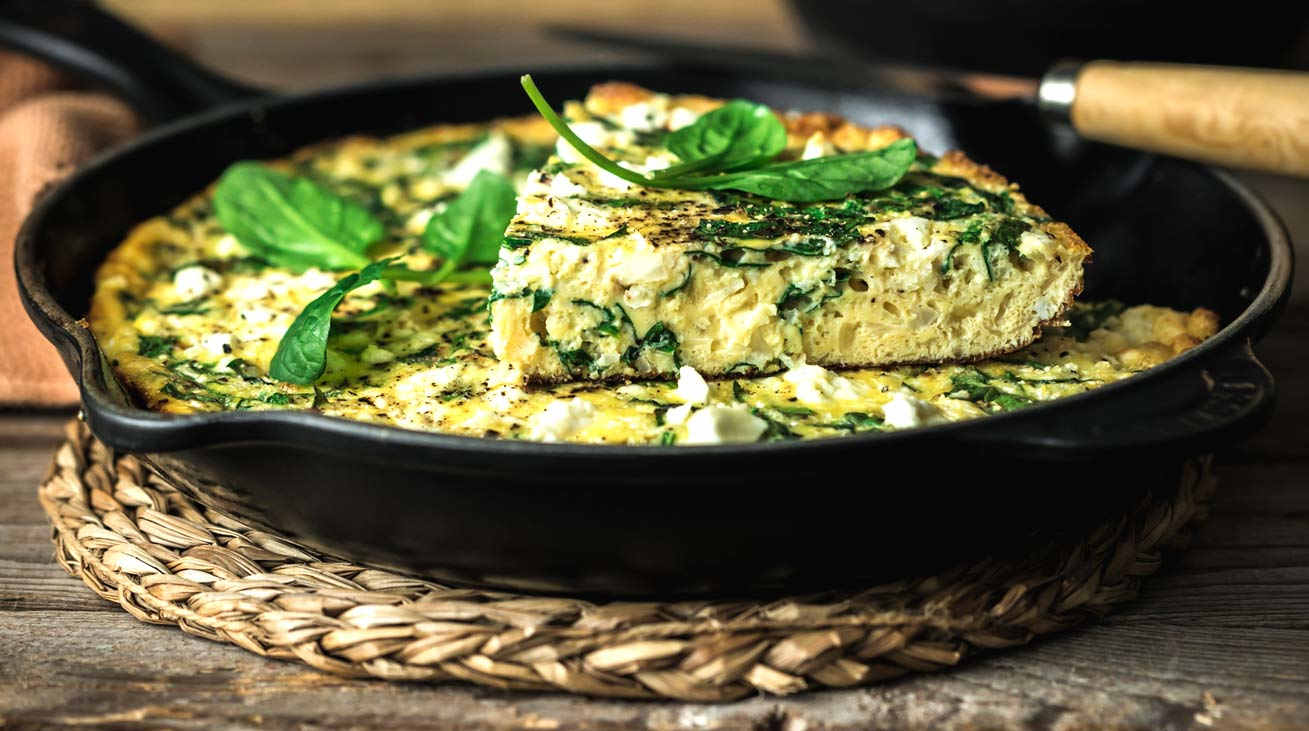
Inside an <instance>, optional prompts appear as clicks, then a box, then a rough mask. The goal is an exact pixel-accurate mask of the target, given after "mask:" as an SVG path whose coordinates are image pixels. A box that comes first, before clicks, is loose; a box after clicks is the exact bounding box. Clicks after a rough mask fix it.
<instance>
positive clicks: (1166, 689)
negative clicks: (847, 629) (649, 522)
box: [0, 176, 1309, 729]
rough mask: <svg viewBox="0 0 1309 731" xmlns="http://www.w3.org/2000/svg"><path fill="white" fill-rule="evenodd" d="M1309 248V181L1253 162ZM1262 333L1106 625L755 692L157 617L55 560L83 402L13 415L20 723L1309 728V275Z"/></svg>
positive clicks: (6, 649) (11, 703)
mask: <svg viewBox="0 0 1309 731" xmlns="http://www.w3.org/2000/svg"><path fill="white" fill-rule="evenodd" d="M1246 177H1247V180H1249V181H1250V182H1252V183H1253V184H1255V185H1256V187H1257V188H1258V189H1260V190H1261V191H1262V192H1264V194H1265V195H1267V196H1269V197H1270V199H1272V200H1273V201H1274V203H1275V204H1278V203H1280V205H1279V208H1280V209H1281V210H1282V212H1283V214H1284V215H1285V216H1286V217H1287V218H1288V221H1289V222H1290V224H1291V225H1292V227H1293V229H1294V230H1295V231H1296V232H1298V233H1299V234H1300V236H1299V238H1300V240H1301V242H1302V245H1301V247H1300V252H1301V255H1302V256H1303V255H1304V254H1305V253H1306V250H1307V249H1309V209H1306V207H1305V206H1304V201H1306V200H1309V183H1296V182H1291V181H1285V180H1278V179H1274V178H1268V177H1258V176H1246ZM1304 272H1305V270H1304V268H1301V274H1300V276H1299V277H1298V279H1299V282H1298V287H1297V289H1298V294H1297V295H1296V296H1295V298H1294V299H1293V301H1292V303H1291V306H1290V308H1289V309H1288V310H1287V312H1286V314H1285V315H1284V316H1283V318H1282V321H1281V324H1280V325H1279V326H1278V328H1277V329H1276V330H1275V331H1274V332H1273V333H1272V334H1270V335H1269V336H1268V338H1267V339H1266V340H1265V342H1264V343H1263V345H1262V346H1261V347H1260V348H1259V351H1260V354H1261V355H1262V356H1263V358H1264V359H1265V361H1266V362H1267V363H1268V365H1269V366H1270V367H1271V368H1272V370H1273V372H1274V375H1275V376H1276V377H1277V380H1278V383H1279V384H1280V386H1281V402H1280V406H1279V408H1278V410H1277V413H1276V415H1275V416H1274V418H1273V421H1272V423H1271V424H1269V426H1268V427H1267V428H1266V429H1264V431H1263V432H1262V433H1261V434H1259V435H1258V436H1256V437H1255V438H1254V439H1252V440H1250V441H1249V442H1248V443H1246V444H1245V445H1242V446H1239V447H1236V448H1233V449H1231V450H1229V451H1228V452H1226V453H1224V454H1223V455H1221V459H1220V468H1219V476H1220V478H1221V481H1222V482H1221V487H1220V489H1219V493H1218V497H1217V502H1216V504H1215V506H1214V510H1213V513H1212V517H1211V518H1210V520H1209V521H1208V522H1207V523H1206V524H1204V525H1203V526H1202V527H1201V528H1200V529H1199V531H1198V532H1197V534H1196V536H1195V540H1194V543H1193V546H1192V548H1191V549H1190V551H1189V552H1187V553H1186V554H1185V555H1184V556H1183V557H1182V558H1181V559H1180V561H1178V562H1177V563H1176V564H1174V565H1172V566H1170V567H1168V568H1167V569H1165V571H1164V572H1163V573H1162V574H1161V575H1159V576H1158V577H1156V578H1154V579H1153V580H1152V581H1148V582H1147V583H1146V586H1145V589H1144V591H1143V592H1142V595H1141V598H1140V599H1139V600H1137V601H1136V602H1134V603H1132V604H1130V605H1129V606H1127V607H1126V608H1125V609H1124V610H1123V611H1121V612H1119V613H1117V614H1114V615H1111V616H1110V617H1109V618H1107V619H1106V620H1105V621H1104V622H1102V623H1101V624H1099V625H1096V626H1093V627H1088V628H1086V629H1082V630H1078V631H1074V632H1070V633H1068V634H1066V635H1063V636H1058V637H1054V638H1052V639H1048V640H1045V641H1041V642H1039V643H1036V644H1034V645H1031V646H1029V647H1025V648H1020V649H1017V650H1013V651H1009V652H1004V653H999V654H996V655H993V656H990V657H985V658H981V659H978V660H976V661H974V662H971V663H969V664H967V665H966V666H965V667H963V668H960V669H958V670H955V671H951V672H946V673H941V674H937V675H930V676H919V677H913V678H909V679H906V680H902V681H898V682H895V683H891V684H887V685H882V686H879V687H875V688H870V689H864V690H850V691H828V692H820V693H813V694H809V695H802V696H799V697H793V698H781V699H779V698H767V697H759V698H754V699H750V700H746V701H742V702H739V703H735V704H729V705H719V706H706V705H694V704H684V703H654V702H617V701H592V700H584V699H580V698H575V697H570V696H564V695H551V694H520V693H507V692H499V691H493V690H487V689H482V688H473V687H467V686H457V685H455V686H444V687H427V686H419V685H398V684H386V683H382V682H371V681H349V680H342V679H339V678H335V677H332V676H329V675H324V674H321V673H318V672H315V671H311V670H307V669H305V668H303V667H301V666H298V665H291V664H285V663H280V662H276V661H270V660H264V659H261V658H259V657H256V656H254V655H251V654H248V653H246V652H244V651H242V650H239V649H236V648H234V647H230V646H226V645H219V644H214V643H210V642H207V641H205V640H202V639H198V638H195V637H191V636H188V635H184V634H182V633H181V632H180V631H178V630H177V629H175V628H171V627H156V626H148V625H144V624H141V623H140V622H137V621H136V620H135V619H133V618H132V617H130V616H129V615H127V614H126V613H124V612H123V611H122V610H121V609H120V608H118V607H117V606H116V605H113V604H110V603H107V602H105V601H103V600H101V599H99V598H98V597H96V596H95V595H94V594H92V593H91V591H90V590H88V589H86V588H85V587H84V586H82V584H81V583H80V582H79V581H77V580H75V579H72V578H70V577H68V576H67V575H66V574H65V573H64V572H63V570H62V569H60V568H59V567H58V566H57V565H56V564H55V563H54V561H53V560H52V558H51V557H52V550H51V544H50V541H49V532H50V530H49V526H48V524H47V522H46V519H45V516H44V515H43V514H42V512H41V509H40V508H39V507H38V505H37V503H36V498H35V487H36V484H37V481H38V480H39V479H40V477H41V475H42V473H43V472H44V470H45V469H46V465H47V464H48V462H49V459H50V456H51V452H52V450H53V449H54V447H55V445H56V444H57V443H58V441H59V439H60V427H61V425H62V424H63V422H64V421H65V420H66V419H67V418H68V417H69V414H66V413H56V414H51V413H46V414H33V413H14V412H10V413H2V414H0V726H5V725H6V723H8V724H13V725H16V726H23V725H28V724H32V725H38V724H39V725H77V726H87V725H110V724H122V725H126V726H137V725H142V724H145V725H150V726H164V727H178V728H214V727H246V726H260V727H266V728H291V727H300V726H304V725H309V726H320V725H321V726H331V727H337V726H349V727H363V728H390V727H396V726H404V727H433V728H445V727H449V726H453V725H460V726H463V727H472V728H483V727H489V728H502V727H514V726H517V727H526V728H557V727H572V728H602V727H614V728H628V727H633V726H637V727H651V728H675V727H681V726H689V727H694V728H737V727H758V728H766V729H803V728H814V727H825V728H826V727H834V728H850V729H856V728H868V727H870V726H878V727H882V726H893V727H905V728H957V727H975V726H985V727H991V726H1030V727H1040V728H1045V727H1085V726H1093V727H1095V726H1104V725H1128V726H1140V727H1151V728H1188V727H1207V726H1210V725H1213V726H1216V727H1241V728H1244V727H1247V726H1250V727H1261V728H1262V727H1288V726H1290V727H1294V726H1305V725H1309V489H1306V485H1309V444H1306V441H1305V439H1304V434H1305V427H1304V424H1305V423H1306V421H1309V377H1307V376H1306V375H1305V374H1304V372H1303V370H1302V366H1301V363H1302V362H1303V361H1304V360H1305V358H1306V357H1309V282H1306V279H1309V277H1307V276H1306V275H1305V273H1304Z"/></svg>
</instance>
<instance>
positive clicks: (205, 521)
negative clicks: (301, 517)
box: [40, 422, 1214, 701]
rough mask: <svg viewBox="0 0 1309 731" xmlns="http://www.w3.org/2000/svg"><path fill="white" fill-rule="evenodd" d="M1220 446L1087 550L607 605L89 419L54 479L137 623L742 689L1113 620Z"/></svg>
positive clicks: (395, 676)
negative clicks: (787, 590)
mask: <svg viewBox="0 0 1309 731" xmlns="http://www.w3.org/2000/svg"><path fill="white" fill-rule="evenodd" d="M1213 488H1214V481H1213V479H1212V477H1211V475H1210V472H1209V461H1208V459H1204V458H1202V459H1195V460H1192V461H1191V462H1189V463H1187V465H1186V466H1185V468H1184V469H1183V478H1182V481H1181V484H1180V486H1179V489H1177V490H1176V491H1174V490H1172V489H1171V486H1169V489H1167V490H1165V491H1164V492H1165V493H1166V495H1167V497H1162V498H1147V499H1144V500H1142V501H1141V502H1140V503H1139V504H1138V505H1137V507H1136V508H1135V509H1134V510H1133V511H1132V512H1131V513H1130V514H1128V515H1124V516H1123V517H1121V518H1120V519H1118V520H1115V521H1112V522H1109V523H1106V524H1105V525H1103V526H1101V527H1099V528H1098V529H1096V530H1095V531H1094V532H1092V533H1091V534H1090V535H1089V536H1087V538H1086V539H1085V540H1084V541H1082V542H1081V543H1080V544H1078V545H1076V546H1072V547H1063V548H1051V549H1050V550H1048V551H1045V552H1044V553H1041V554H1040V555H1034V556H1033V557H1031V558H1029V559H1027V560H1025V561H1023V562H1022V563H1004V562H997V561H991V560H981V561H977V562H974V563H970V564H966V565H962V566H958V567H956V568H954V569H952V570H950V571H946V572H944V573H941V574H939V575H936V576H931V577H926V578H919V579H914V580H905V581H901V582H897V583H894V584H887V585H882V586H877V587H873V588H870V589H866V590H863V591H858V592H840V593H835V592H834V593H829V594H824V595H818V596H815V595H810V596H803V597H789V598H784V599H776V600H769V601H679V602H668V603H658V602H630V601H624V602H612V603H592V602H588V601H582V600H578V599H569V598H552V597H537V596H525V595H521V594H513V593H508V592H503V591H484V590H480V589H468V588H452V587H448V586H443V585H441V584H437V583H433V582H431V581H427V580H424V579H421V578H416V577H412V576H404V575H400V574H396V573H392V572H388V571H381V570H378V569H373V568H368V567H365V566H360V565H358V564H354V563H351V562H348V561H344V560H339V559H335V558H333V557H330V556H326V555H323V554H320V553H317V552H315V551H312V550H309V549H307V548H304V547H302V546H299V545H296V544H295V543H294V542H293V541H291V540H288V539H286V538H284V537H281V536H277V535H272V534H269V533H267V532H264V531H259V530H255V529H252V528H250V527H247V526H246V525H243V524H242V523H241V522H239V521H237V520H235V519H233V518H232V517H230V516H227V515H224V514H221V513H217V512H214V511H212V510H209V509H204V508H201V507H200V506H198V505H196V504H195V503H193V502H191V501H190V500H189V499H187V498H186V497H184V496H183V495H182V494H181V493H179V492H177V491H176V490H174V489H173V488H172V487H170V486H169V485H168V484H167V483H166V482H165V481H164V480H163V479H162V478H160V477H159V476H158V475H156V474H154V473H152V472H151V471H150V470H149V469H147V468H146V467H145V466H144V465H143V463H141V462H140V461H138V460H137V459H135V458H133V457H132V456H130V455H119V454H115V453H113V452H112V451H111V450H110V449H108V448H107V447H105V446H104V445H103V444H101V443H99V442H97V441H96V440H95V438H94V437H92V436H91V434H90V433H89V431H88V430H87V428H86V426H85V425H84V424H82V423H80V422H72V423H70V424H69V425H68V428H67V441H66V443H65V444H63V445H62V446H61V447H60V448H59V450H58V452H57V454H56V455H55V459H54V463H53V465H52V466H51V468H50V471H49V473H48V474H47V475H46V477H45V479H44V480H43V481H42V483H41V488H40V499H41V504H42V506H44V508H45V510H46V512H47V513H48V514H49V516H50V518H51V520H52V521H53V523H54V541H55V545H56V553H57V558H58V560H59V562H60V563H61V564H62V565H63V566H64V568H65V569H67V571H68V572H69V573H70V574H72V575H74V576H80V577H81V578H82V581H84V582H85V583H86V585H87V586H89V587H91V588H92V589H93V590H95V592H96V593H98V594H99V595H100V596H102V597H104V598H105V599H109V600H111V601H115V602H118V604H119V605H121V606H122V607H123V608H124V609H126V610H127V611H128V612H130V613H131V614H132V615H133V616H135V617H136V618H138V619H140V620H142V621H145V622H152V623H157V624H176V625H177V626H179V627H181V628H182V630H183V631H186V632H189V633H191V634H196V635H199V636H201V637H205V638H208V639H211V640H217V641H220V642H230V643H232V644H234V645H238V646H240V647H242V648H245V649H246V650H249V651H250V652H254V653H257V654H259V655H264V656H267V657H274V658H278V659H282V660H291V661H297V660H298V661H300V662H303V663H305V664H307V665H310V666H312V667H314V668H317V669H319V670H323V671H327V672H330V673H337V674H340V675H346V676H351V677H360V678H362V677H375V678H384V679H387V680H411V681H446V680H464V681H469V682H472V683H478V684H482V685H490V686H495V687H499V688H515V689H525V690H562V691H568V692H572V693H582V694H587V695H595V696H612V697H624V698H661V697H662V698H677V699H682V700H691V701H724V700H732V699H735V698H741V697H743V696H747V695H751V694H754V693H756V692H758V691H764V692H767V693H776V694H785V693H794V692H797V691H801V690H805V689H810V688H822V687H847V686H854V685H864V684H869V683H875V682H877V681H880V680H884V679H887V678H893V677H896V676H900V675H904V674H906V673H915V672H929V671H933V670H939V669H941V668H946V667H950V666H952V665H955V664H957V663H959V662H960V661H961V660H962V659H963V658H965V657H967V656H968V655H970V654H973V653H975V652H977V651H980V650H988V649H994V648H1002V647H1009V646H1012V645H1020V644H1023V643H1025V642H1028V641H1030V640H1031V639H1032V638H1034V637H1036V636H1039V635H1043V634H1047V633H1051V632H1058V631H1060V630H1065V629H1068V628H1070V627H1073V626H1075V625H1078V624H1081V623H1083V622H1086V621H1088V620H1090V619H1093V618H1096V617H1099V616H1102V615H1104V614H1105V613H1106V612H1108V611H1109V610H1110V609H1112V608H1113V607H1114V605H1116V604H1119V603H1121V602H1124V601H1126V600H1129V599H1131V598H1133V597H1134V596H1135V595H1136V592H1137V588H1138V586H1139V585H1140V582H1141V579H1142V578H1143V577H1145V576H1148V575H1150V574H1152V573H1154V572H1155V571H1156V570H1157V569H1158V568H1159V566H1160V563H1161V556H1160V552H1161V549H1164V548H1169V547H1177V546H1179V541H1180V540H1181V539H1182V538H1183V537H1184V533H1185V531H1184V529H1185V528H1186V526H1187V524H1188V523H1190V522H1191V521H1192V520H1193V519H1196V518H1198V517H1200V516H1201V514H1202V513H1203V512H1204V510H1205V508H1206V505H1207V503H1208V499H1209V497H1210V496H1211V494H1212V492H1213Z"/></svg>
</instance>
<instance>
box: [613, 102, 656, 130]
mask: <svg viewBox="0 0 1309 731" xmlns="http://www.w3.org/2000/svg"><path fill="white" fill-rule="evenodd" d="M618 121H619V124H621V125H623V126H624V127H626V128H628V129H631V130H636V131H637V132H653V131H655V130H657V129H663V128H664V125H666V124H668V97H655V98H653V99H651V100H649V101H644V102H637V103H635V104H628V105H627V106H625V107H623V110H622V111H621V112H619V113H618Z"/></svg>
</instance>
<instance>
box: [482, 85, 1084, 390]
mask: <svg viewBox="0 0 1309 731" xmlns="http://www.w3.org/2000/svg"><path fill="white" fill-rule="evenodd" d="M720 103H721V102H718V101H715V100H711V99H706V98H703V97H673V96H666V95H662V94H655V93H653V92H650V91H647V90H644V89H641V88H638V87H635V86H632V85H630V84H621V83H611V84H604V85H600V86H597V87H595V88H593V89H592V91H591V93H590V95H589V96H588V97H587V99H586V101H585V102H584V103H581V104H579V103H570V104H568V105H566V107H565V116H566V118H567V119H568V121H569V124H570V126H571V128H572V129H573V130H574V132H576V133H577V134H578V135H579V136H580V137H582V138H583V139H584V140H585V141H586V142H587V143H588V144H590V145H592V146H593V147H595V148H596V149H598V150H600V151H601V152H603V153H604V154H606V155H608V156H609V157H611V158H613V159H615V160H618V161H620V164H622V165H623V166H624V167H629V168H631V169H635V170H639V171H647V172H648V171H653V170H658V169H661V168H664V167H668V166H669V165H671V164H676V163H677V162H678V159H677V157H676V156H675V155H673V153H671V152H669V151H668V150H666V149H665V148H664V147H663V145H662V138H663V137H664V136H665V135H666V134H668V132H669V131H671V130H676V129H678V128H680V127H683V126H685V125H687V124H691V123H693V122H694V120H695V119H696V118H697V117H698V116H699V115H700V114H703V113H704V112H706V111H708V110H710V109H713V108H715V107H716V106H718V105H719V104H720ZM779 116H780V117H781V119H782V121H783V123H784V125H785V127H786V130H787V135H788V147H787V150H786V152H784V153H783V157H784V158H786V157H789V158H795V159H807V158H812V157H816V156H824V155H833V154H841V153H847V152H855V151H865V150H875V149H880V148H882V147H885V146H886V145H888V144H890V143H892V142H894V141H896V140H898V139H901V138H903V137H904V136H905V134H904V133H903V132H901V131H900V130H899V129H897V128H894V127H879V128H867V127H861V126H858V125H854V124H852V123H849V122H846V121H844V120H842V119H840V118H837V117H832V116H829V115H824V114H805V115H799V114H782V115H779ZM1090 253H1091V252H1090V249H1089V248H1088V247H1087V246H1086V244H1085V243H1084V242H1083V241H1082V240H1081V239H1080V238H1079V237H1078V236H1077V235H1076V234H1075V233H1073V231H1072V230H1071V229H1070V228H1069V227H1068V226H1067V225H1065V224H1063V223H1059V222H1056V221H1052V220H1050V218H1049V217H1048V216H1047V215H1046V214H1045V212H1044V211H1043V210H1041V209H1040V208H1039V207H1037V206H1035V205H1033V204H1031V203H1028V202H1027V200H1026V199H1025V198H1024V197H1023V195H1022V194H1021V193H1019V192H1018V189H1017V186H1015V185H1012V184H1010V183H1009V182H1008V181H1006V180H1005V179H1004V178H1002V177H1001V176H999V175H997V174H996V173H994V172H992V171H991V170H989V169H987V168H986V167H983V166H980V165H977V164H975V163H973V162H972V161H970V160H969V159H968V158H967V157H965V156H964V155H963V154H962V153H959V152H951V153H949V154H947V155H945V156H944V157H941V158H939V159H936V158H931V157H929V156H926V155H922V156H920V158H919V160H918V162H917V163H915V164H914V165H913V167H912V168H911V169H910V171H909V172H908V173H907V174H906V175H904V177H903V178H901V179H900V181H899V182H898V183H896V184H895V185H894V186H893V187H891V188H888V189H884V190H879V191H875V192H869V193H859V194H854V195H850V196H847V197H845V198H844V199H841V200H835V201H827V202H821V203H804V204H794V203H785V202H780V201H775V200H769V199H766V198H762V197H759V196H755V195H750V194H744V193H735V192H702V191H684V190H670V189H654V188H646V187H643V186H640V185H636V184H632V183H629V182H627V181H624V180H622V179H619V178H618V177H616V176H614V175H612V174H610V173H608V172H605V171H603V170H601V169H600V168H598V167H596V166H595V165H593V164H591V163H590V162H587V161H585V160H583V159H582V158H581V157H580V156H579V155H578V153H577V152H576V151H574V149H573V148H572V147H571V146H569V145H568V143H567V142H566V141H563V140H561V141H560V142H559V143H558V146H557V148H556V156H555V157H554V158H552V160H551V162H550V163H549V164H547V165H546V167H544V168H543V169H541V170H538V171H535V172H533V173H532V174H531V175H530V176H529V178H528V181H527V184H526V187H525V189H524V190H523V192H522V194H521V196H520V198H519V203H518V212H517V215H516V216H515V217H514V219H513V222H512V223H511V224H510V226H509V229H508V231H507V232H506V237H505V243H504V245H503V247H502V248H501V252H500V259H499V263H498V264H497V265H496V267H495V268H494V270H493V272H492V275H493V279H494V289H493V291H492V294H491V297H490V313H491V334H490V342H491V345H492V347H493V349H494V350H495V353H496V356H497V357H498V358H499V359H500V360H501V361H502V362H503V363H505V364H507V365H508V366H509V367H510V369H511V370H512V371H513V373H514V374H515V377H517V378H519V379H521V380H526V381H531V382H559V381H568V380H584V379H591V380H615V379H624V378H662V377H668V376H671V375H673V374H675V373H676V372H677V370H678V369H679V368H680V367H681V366H684V365H689V366H692V367H694V368H695V369H696V370H698V371H699V372H701V373H703V374H705V375H722V374H750V373H768V372H774V371H778V370H782V369H785V368H788V367H791V366H793V365H795V364H799V363H811V364H819V365H824V366H833V367H843V366H851V367H852V366H872V365H888V364H908V363H936V362H942V361H959V360H972V359H978V358H982V357H986V356H991V355H996V354H1000V353H1005V352H1009V351H1013V350H1016V349H1019V348H1022V347H1024V346H1026V345H1028V344H1029V343H1031V342H1032V341H1033V340H1034V339H1035V338H1036V337H1037V336H1038V335H1039V334H1040V330H1041V326H1042V325H1046V324H1054V323H1057V322H1060V321H1062V317H1063V312H1064V310H1065V308H1067V307H1068V306H1069V305H1070V304H1071V303H1072V300H1073V297H1074V296H1075V295H1076V294H1077V293H1078V292H1079V291H1080V290H1081V286H1082V264H1083V262H1084V261H1085V260H1086V258H1087V256H1088V255H1089V254H1090Z"/></svg>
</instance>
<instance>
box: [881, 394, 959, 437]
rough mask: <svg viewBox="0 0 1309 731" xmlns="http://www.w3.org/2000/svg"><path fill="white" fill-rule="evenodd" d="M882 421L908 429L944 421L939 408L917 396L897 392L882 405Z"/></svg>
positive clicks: (895, 426) (888, 424)
mask: <svg viewBox="0 0 1309 731" xmlns="http://www.w3.org/2000/svg"><path fill="white" fill-rule="evenodd" d="M882 421H883V422H884V423H885V424H886V425H887V426H889V427H894V428H896V429H909V428H912V427H915V426H931V425H932V424H941V423H944V422H945V421H946V419H945V415H944V414H942V413H941V410H940V409H938V408H936V407H935V406H933V405H932V404H929V403H927V402H926V401H923V400H922V399H919V398H914V397H913V396H910V395H908V394H905V393H897V394H895V395H894V396H892V397H891V400H890V401H887V402H886V404H885V405H883V406H882Z"/></svg>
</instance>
